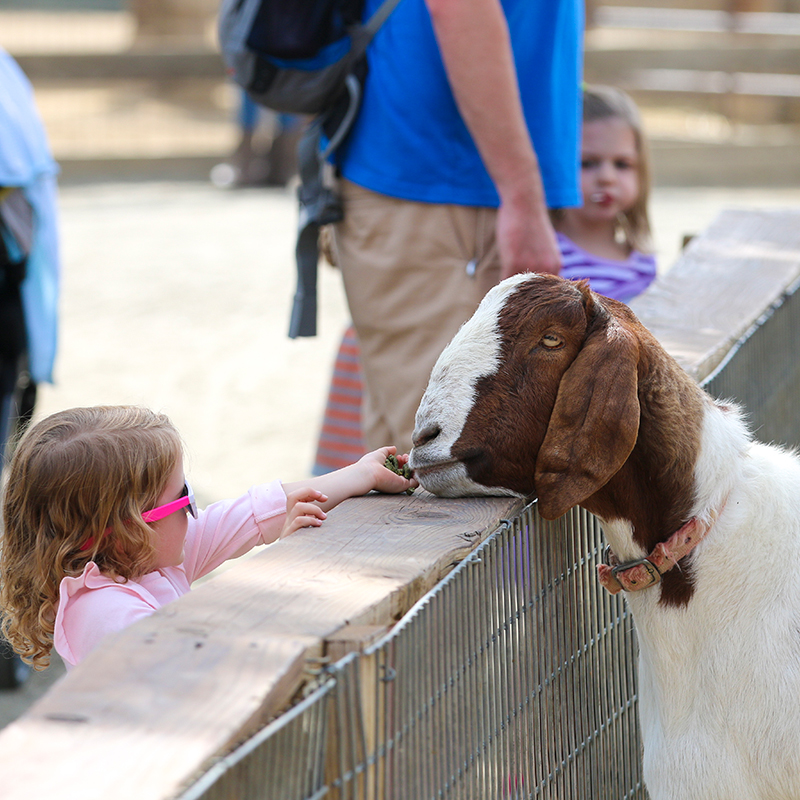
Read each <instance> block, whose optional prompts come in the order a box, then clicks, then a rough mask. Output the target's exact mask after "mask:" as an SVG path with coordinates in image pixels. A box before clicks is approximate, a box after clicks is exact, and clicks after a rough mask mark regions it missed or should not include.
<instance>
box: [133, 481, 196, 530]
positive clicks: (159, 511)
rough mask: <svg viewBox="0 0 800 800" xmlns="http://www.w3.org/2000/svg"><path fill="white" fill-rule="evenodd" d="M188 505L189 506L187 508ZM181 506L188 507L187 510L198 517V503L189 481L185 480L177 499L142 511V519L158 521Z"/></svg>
mask: <svg viewBox="0 0 800 800" xmlns="http://www.w3.org/2000/svg"><path fill="white" fill-rule="evenodd" d="M187 506H188V508H186V507H187ZM179 508H186V510H187V512H188V513H189V514H191V515H192V516H193V517H194V518H195V519H197V503H196V502H195V500H194V492H193V491H192V487H191V486H189V483H188V482H184V484H183V491H182V492H181V496H180V497H179V498H178V499H177V500H173V501H172V502H171V503H164V505H163V506H156V507H155V508H152V509H150V511H143V512H142V519H143V520H144V521H145V522H157V521H158V520H160V519H164V517H168V516H169V515H170V514H174V513H175V512H176V511H177V510H178V509H179Z"/></svg>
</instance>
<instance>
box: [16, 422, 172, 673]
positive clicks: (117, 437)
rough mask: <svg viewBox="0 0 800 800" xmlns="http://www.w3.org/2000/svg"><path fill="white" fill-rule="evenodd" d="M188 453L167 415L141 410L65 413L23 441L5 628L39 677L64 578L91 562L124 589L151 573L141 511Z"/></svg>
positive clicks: (18, 450)
mask: <svg viewBox="0 0 800 800" xmlns="http://www.w3.org/2000/svg"><path fill="white" fill-rule="evenodd" d="M182 451H183V446H182V442H181V438H180V435H179V434H178V431H177V430H176V429H175V427H174V426H173V424H172V422H171V421H170V420H169V418H168V417H166V416H165V415H163V414H157V413H155V412H153V411H150V410H149V409H145V408H139V407H136V406H95V407H91V408H73V409H69V410H66V411H60V412H58V413H56V414H53V415H51V416H49V417H47V418H46V419H44V420H42V421H41V422H39V423H37V424H35V425H33V426H31V427H30V428H29V430H28V431H27V432H26V433H25V435H24V436H23V437H22V439H21V440H20V441H19V443H18V445H17V447H16V450H15V452H14V455H13V458H12V460H11V464H10V466H9V471H8V478H7V480H6V486H5V492H4V495H3V522H4V531H3V535H2V538H0V609H2V621H0V630H1V631H2V633H3V634H4V635H5V636H6V638H7V639H8V641H9V642H10V643H11V646H12V647H13V648H14V650H16V651H17V653H19V654H20V655H21V656H22V658H23V659H24V660H25V661H27V662H29V663H31V664H33V666H34V668H35V669H44V668H45V667H47V665H48V664H49V663H50V651H51V650H52V647H53V625H54V621H55V616H56V610H57V607H58V597H59V585H60V583H61V580H62V578H64V577H67V576H77V575H80V574H81V573H82V572H83V570H84V568H85V566H86V564H87V563H88V562H89V561H94V562H95V563H96V564H97V566H98V568H99V569H100V571H101V572H103V573H104V574H106V575H109V576H111V577H114V578H116V579H119V580H122V581H125V580H128V579H130V578H136V577H139V576H141V575H143V574H145V573H146V572H148V571H149V566H148V565H150V564H152V561H153V558H154V554H155V550H154V544H153V540H152V530H151V528H149V527H148V526H147V524H146V523H145V522H144V520H142V516H141V515H142V511H145V510H147V509H149V508H152V507H154V506H155V505H157V503H158V499H159V497H160V496H161V495H162V494H163V492H164V490H165V488H166V485H167V482H168V480H169V478H170V475H171V474H172V472H173V470H174V469H175V465H176V464H177V463H178V459H179V458H180V457H181V454H182ZM87 544H88V546H87ZM82 548H83V549H82Z"/></svg>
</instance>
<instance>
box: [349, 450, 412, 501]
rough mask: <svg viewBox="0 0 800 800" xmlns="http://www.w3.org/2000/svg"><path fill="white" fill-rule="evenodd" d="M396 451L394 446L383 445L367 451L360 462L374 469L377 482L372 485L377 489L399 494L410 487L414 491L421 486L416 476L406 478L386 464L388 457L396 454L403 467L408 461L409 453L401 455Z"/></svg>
mask: <svg viewBox="0 0 800 800" xmlns="http://www.w3.org/2000/svg"><path fill="white" fill-rule="evenodd" d="M396 453H397V448H396V447H394V446H390V447H381V448H379V449H378V450H373V451H372V452H371V453H367V454H366V455H365V456H362V457H361V459H360V460H359V462H358V463H359V464H363V465H364V466H366V467H368V468H369V469H371V470H372V473H373V475H374V480H375V483H374V485H373V487H372V488H373V489H376V490H377V491H379V492H387V493H391V494H399V493H400V492H405V491H408V490H409V489H411V490H412V491H413V490H414V489H416V488H417V486H419V482H418V481H417V479H416V478H413V477H412V478H410V479H409V478H405V477H403V476H402V475H398V474H397V473H396V472H393V471H392V470H391V469H389V468H388V467H386V466H385V464H386V459H387V458H388V457H389V456H395V458H396V459H397V463H398V464H399V465H400V467H403V466H405V465H406V464H407V463H408V454H407V453H403V454H402V455H399V456H398V455H396Z"/></svg>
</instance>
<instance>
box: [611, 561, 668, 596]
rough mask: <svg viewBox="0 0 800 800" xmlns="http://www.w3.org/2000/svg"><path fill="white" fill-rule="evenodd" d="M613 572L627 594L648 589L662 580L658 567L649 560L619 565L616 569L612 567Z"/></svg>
mask: <svg viewBox="0 0 800 800" xmlns="http://www.w3.org/2000/svg"><path fill="white" fill-rule="evenodd" d="M640 567H642V569H640ZM611 572H612V573H613V574H614V577H615V578H616V579H617V580H618V581H619V582H620V584H621V586H622V588H623V589H624V590H625V591H626V592H636V591H639V590H640V589H648V588H649V587H651V586H655V584H657V583H658V582H659V581H660V580H661V573H660V572H659V571H658V567H656V565H655V564H654V563H653V562H652V561H650V560H649V559H647V558H640V559H639V560H638V561H628V562H627V563H626V564H619V565H618V566H616V567H612V568H611Z"/></svg>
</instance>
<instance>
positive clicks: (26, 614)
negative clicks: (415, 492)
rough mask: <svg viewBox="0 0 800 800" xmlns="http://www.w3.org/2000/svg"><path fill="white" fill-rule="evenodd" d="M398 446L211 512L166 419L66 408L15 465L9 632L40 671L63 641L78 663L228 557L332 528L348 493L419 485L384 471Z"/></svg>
mask: <svg viewBox="0 0 800 800" xmlns="http://www.w3.org/2000/svg"><path fill="white" fill-rule="evenodd" d="M394 452H395V448H394V447H384V448H381V449H379V450H375V451H373V452H371V453H368V454H367V455H365V456H364V457H363V458H361V459H360V460H359V461H358V462H356V463H355V464H352V465H350V466H348V467H346V468H345V469H341V470H338V471H336V472H332V473H330V474H328V475H323V476H320V477H317V478H312V479H310V480H308V481H304V482H301V483H286V484H282V483H281V482H280V481H273V482H272V483H269V484H264V485H259V486H253V487H252V488H251V489H250V490H249V491H248V492H247V493H246V494H245V495H243V496H242V497H239V498H237V499H234V500H226V501H222V502H219V503H213V504H212V505H210V506H209V507H208V508H207V509H205V510H204V511H198V509H197V506H196V505H195V501H194V496H193V494H192V490H191V488H190V487H189V484H188V483H187V481H186V478H185V476H184V471H183V445H182V442H181V438H180V436H179V434H178V431H177V430H176V429H175V427H174V426H173V425H172V423H171V422H170V420H169V419H168V418H167V417H166V416H164V415H163V414H157V413H154V412H152V411H150V410H148V409H144V408H138V407H132V406H97V407H92V408H75V409H70V410H67V411H62V412H59V413H56V414H53V415H52V416H49V417H47V418H46V419H44V420H42V421H41V422H39V423H37V424H35V425H33V426H32V427H31V428H30V429H29V430H28V431H27V433H26V434H25V435H24V436H23V437H22V439H21V440H20V442H19V445H18V446H17V448H16V451H15V453H14V456H13V459H12V461H11V465H10V468H9V471H8V477H7V482H6V488H5V494H4V498H3V520H4V532H3V536H2V539H0V547H1V549H0V608H2V625H1V628H2V632H3V634H4V635H5V636H6V637H7V639H8V641H9V642H10V643H11V645H12V647H13V648H14V649H15V650H16V652H17V653H19V654H20V655H21V656H22V657H23V659H24V660H26V661H28V662H30V663H32V664H33V666H34V668H37V669H44V668H45V667H46V666H47V665H48V663H49V660H50V652H51V650H52V648H53V647H55V649H56V651H57V652H58V653H59V655H61V657H62V658H63V660H64V662H65V664H66V665H67V668H70V667H72V666H74V665H75V664H77V663H79V662H80V661H81V660H83V658H85V656H86V655H87V654H88V653H89V652H91V650H93V649H94V648H95V647H96V646H97V645H98V644H99V642H100V641H101V640H102V639H103V638H104V637H106V636H107V635H108V634H110V633H113V632H116V631H119V630H122V629H123V628H125V627H127V626H128V625H131V624H132V623H134V622H136V621H137V620H139V619H142V618H143V617H146V616H148V615H150V614H152V613H153V612H154V611H156V610H157V609H158V608H161V607H162V606H163V605H165V604H166V603H169V602H171V601H172V600H176V599H177V598H178V597H180V596H181V595H183V594H186V593H187V592H188V591H189V589H190V587H191V584H192V582H193V581H194V580H196V579H197V578H200V577H202V576H203V575H206V574H208V573H209V572H211V570H213V569H214V568H216V567H218V566H219V565H220V564H222V563H223V562H224V561H226V560H227V559H230V558H236V557H237V556H240V555H243V554H244V553H246V552H247V551H248V550H250V549H252V548H253V547H254V546H256V545H259V544H269V543H270V542H274V541H276V540H277V539H279V538H282V537H285V536H288V535H289V534H291V533H293V532H294V531H296V530H298V529H299V528H301V527H308V526H318V525H321V524H322V522H323V520H324V519H325V516H326V514H325V512H326V511H328V510H330V509H331V508H333V507H334V506H335V505H337V504H338V503H340V502H341V501H342V500H344V499H346V498H348V497H352V496H355V495H361V494H366V493H367V492H369V491H371V490H373V489H377V490H379V491H383V492H402V491H405V490H407V489H409V488H411V487H413V486H416V485H417V484H416V481H413V480H407V479H406V478H404V477H401V476H400V475H398V474H396V473H395V472H393V471H391V470H389V469H386V468H385V467H384V462H385V460H386V458H387V456H388V455H389V454H393V453H394ZM398 460H399V461H400V463H401V464H404V463H405V462H406V460H407V457H406V456H400V457H399V459H398Z"/></svg>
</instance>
